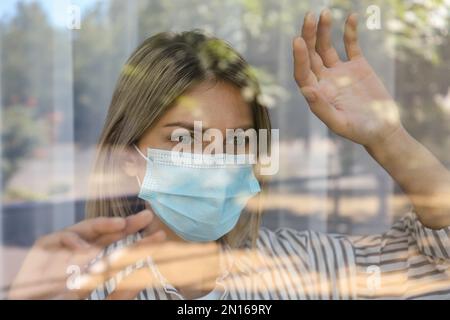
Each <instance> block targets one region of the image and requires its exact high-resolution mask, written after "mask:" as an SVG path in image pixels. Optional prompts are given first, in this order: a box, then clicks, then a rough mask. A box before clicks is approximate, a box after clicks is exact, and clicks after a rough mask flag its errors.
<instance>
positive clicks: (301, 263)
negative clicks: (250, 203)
mask: <svg viewBox="0 0 450 320" xmlns="http://www.w3.org/2000/svg"><path fill="white" fill-rule="evenodd" d="M258 251H264V252H266V254H265V256H266V258H267V259H269V260H271V261H274V262H272V264H273V265H275V266H276V267H277V268H276V269H275V270H274V271H273V272H272V273H273V274H274V275H273V276H272V278H273V279H277V278H278V279H280V280H279V281H278V282H275V281H274V283H275V284H277V285H275V287H276V289H277V290H276V291H275V292H274V294H272V296H275V297H276V296H278V297H279V298H281V299H313V300H321V299H326V300H328V299H355V298H356V286H355V281H354V280H355V279H356V269H355V259H354V254H353V247H352V243H351V242H350V241H349V240H348V239H347V238H346V237H344V236H339V235H331V234H323V233H319V232H314V231H297V230H294V229H291V228H280V229H278V230H276V231H270V230H267V229H263V230H262V231H261V232H260V238H259V240H258ZM277 261H282V263H281V262H278V263H276V262H277ZM277 272H281V273H284V278H286V279H284V278H283V276H282V274H280V275H279V276H278V277H277V276H276V273H277ZM269 279H270V277H269ZM275 293H276V294H275Z"/></svg>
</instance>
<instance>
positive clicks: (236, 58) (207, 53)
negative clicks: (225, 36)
mask: <svg viewBox="0 0 450 320" xmlns="http://www.w3.org/2000/svg"><path fill="white" fill-rule="evenodd" d="M211 79H216V80H220V81H226V82H227V83H230V84H233V85H235V86H237V87H238V88H240V89H241V90H245V98H246V100H247V102H248V103H249V105H250V106H251V109H252V112H253V121H254V126H255V129H256V130H257V131H258V129H267V130H268V132H269V134H270V129H271V125H270V119H269V114H268V112H267V108H266V107H265V106H264V105H262V104H261V103H260V102H259V101H258V97H259V96H260V88H259V85H258V83H257V80H256V78H255V76H254V74H253V72H252V70H251V68H250V66H249V65H248V63H247V62H246V61H245V60H244V58H243V57H242V56H241V55H240V54H239V53H237V52H236V51H235V50H234V49H233V48H232V47H231V46H230V45H229V44H227V43H226V42H225V41H223V40H220V39H218V38H215V37H212V36H208V35H206V34H204V33H203V32H201V31H198V30H193V31H187V32H182V33H173V32H162V33H158V34H156V35H154V36H152V37H150V38H148V39H147V40H145V41H144V42H143V43H142V44H141V45H140V46H139V47H138V48H137V49H136V50H135V51H134V52H133V53H132V55H131V56H130V58H129V59H128V61H127V62H126V64H125V66H124V67H123V69H122V71H121V74H120V76H119V79H118V82H117V85H116V88H115V91H114V94H113V97H112V101H111V104H110V106H109V110H108V114H107V117H106V121H105V124H104V127H103V130H102V133H101V135H100V139H99V142H98V146H97V154H96V158H95V162H94V167H93V172H92V174H91V179H90V180H91V182H90V198H89V199H88V202H87V205H86V215H87V217H88V218H93V217H100V216H104V217H111V216H120V217H126V216H129V215H132V214H134V213H136V212H134V211H133V202H132V201H130V198H129V197H128V196H127V195H126V194H124V193H123V192H121V190H120V186H121V185H122V184H123V181H124V180H123V179H130V177H128V176H126V175H125V173H124V172H123V167H122V166H121V164H123V162H122V155H124V154H125V153H126V151H127V150H128V148H129V147H130V146H131V145H132V144H133V143H137V141H138V140H139V139H140V138H141V136H142V135H143V134H144V133H145V132H146V131H147V130H148V129H149V128H150V127H151V126H152V125H153V124H155V123H156V122H157V121H158V119H159V118H160V117H161V116H162V115H163V114H164V113H165V112H166V111H167V110H168V109H169V108H170V107H171V105H173V103H174V102H175V100H176V99H177V98H178V97H180V96H181V95H182V94H183V93H184V92H185V91H187V90H188V89H190V88H192V87H194V86H195V85H198V84H200V83H201V82H203V81H206V80H211ZM269 145H270V143H269ZM259 179H260V182H261V183H262V184H264V181H262V179H261V177H259ZM136 201H143V200H140V199H137V200H136ZM260 216H261V210H260V209H258V210H257V212H256V213H250V212H247V211H246V212H243V214H242V215H241V218H240V219H239V221H238V223H237V225H236V227H235V228H234V229H233V230H232V231H231V232H230V233H228V234H227V235H226V236H224V240H225V241H226V242H227V243H228V244H229V245H230V246H232V247H239V246H241V245H242V244H243V243H244V242H245V241H246V240H248V239H250V240H251V243H252V244H253V245H254V244H255V241H256V238H257V235H258V230H259V225H260Z"/></svg>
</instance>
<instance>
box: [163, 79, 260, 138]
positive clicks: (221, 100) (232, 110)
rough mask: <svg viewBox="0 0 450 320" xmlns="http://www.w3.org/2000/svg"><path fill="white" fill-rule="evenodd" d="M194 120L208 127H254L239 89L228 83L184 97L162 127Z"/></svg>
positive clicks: (204, 86) (197, 89) (201, 88)
mask: <svg viewBox="0 0 450 320" xmlns="http://www.w3.org/2000/svg"><path fill="white" fill-rule="evenodd" d="M194 121H202V124H203V127H204V128H217V129H221V128H224V129H225V128H242V127H252V126H253V115H252V110H251V107H250V105H249V104H248V103H247V102H246V101H245V100H244V98H243V97H242V94H241V91H240V89H239V88H237V87H236V86H234V85H232V84H228V83H226V82H216V83H213V84H210V83H206V84H200V85H198V86H197V87H194V88H193V89H191V90H189V91H188V92H186V93H184V94H183V95H182V96H180V97H179V98H178V99H177V100H176V102H175V104H174V105H173V106H172V107H171V108H170V109H169V110H168V111H167V112H166V113H165V114H164V115H163V116H162V117H161V119H160V121H159V122H160V123H159V125H160V126H166V125H167V124H169V123H176V122H192V123H193V122H194Z"/></svg>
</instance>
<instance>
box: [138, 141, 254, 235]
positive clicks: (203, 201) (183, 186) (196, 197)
mask: <svg viewBox="0 0 450 320" xmlns="http://www.w3.org/2000/svg"><path fill="white" fill-rule="evenodd" d="M135 148H136V150H137V151H138V152H139V154H140V155H141V156H142V157H143V158H144V159H146V160H147V168H146V173H145V177H144V180H143V181H142V183H141V182H140V181H139V179H138V183H139V185H140V192H139V198H141V199H143V200H145V201H148V202H149V203H150V205H151V207H152V209H153V211H154V212H155V214H156V215H157V216H158V217H159V218H160V219H161V220H162V221H163V222H164V223H165V224H166V225H167V226H168V227H169V228H170V229H171V230H173V231H174V232H175V233H176V234H177V235H179V236H180V237H182V238H183V239H185V240H187V241H195V242H206V241H214V240H217V239H219V238H221V237H222V236H223V235H225V234H227V233H228V232H230V231H231V230H232V229H233V228H234V226H235V225H236V223H237V222H238V220H239V217H240V215H241V212H242V210H243V209H244V207H245V205H246V204H247V202H248V200H249V199H250V198H251V197H252V196H254V195H255V194H256V193H258V192H260V191H261V188H260V185H259V183H258V180H257V179H256V177H255V175H254V174H253V166H252V165H251V164H248V163H244V164H242V163H243V162H245V161H244V160H245V157H246V155H231V154H217V155H203V154H194V153H186V152H175V151H168V150H159V149H148V151H147V156H145V155H144V154H142V152H141V151H140V150H139V148H137V147H136V146H135Z"/></svg>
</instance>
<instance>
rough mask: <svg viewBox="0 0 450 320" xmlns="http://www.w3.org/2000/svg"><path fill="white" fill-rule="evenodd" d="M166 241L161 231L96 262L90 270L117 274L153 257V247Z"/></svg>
mask: <svg viewBox="0 0 450 320" xmlns="http://www.w3.org/2000/svg"><path fill="white" fill-rule="evenodd" d="M165 239H166V234H165V232H164V231H162V230H159V231H157V232H155V233H154V234H152V235H150V236H148V237H146V238H143V239H141V240H139V241H138V242H136V243H135V244H133V245H131V246H128V247H124V248H121V249H118V250H117V251H115V252H113V253H111V254H110V255H108V256H105V257H103V258H101V259H100V260H99V261H97V262H95V263H94V264H93V265H92V266H91V267H90V268H89V270H91V271H92V272H94V273H106V272H107V273H116V272H118V271H120V270H122V269H123V268H125V267H127V266H129V265H132V264H135V263H136V262H139V261H141V260H143V259H146V258H147V257H149V256H152V249H154V248H153V245H154V244H156V243H160V242H163V241H164V240H165Z"/></svg>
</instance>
